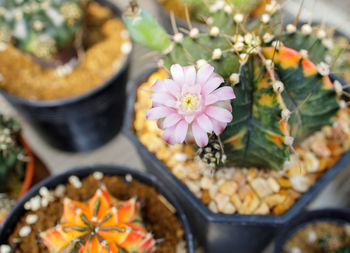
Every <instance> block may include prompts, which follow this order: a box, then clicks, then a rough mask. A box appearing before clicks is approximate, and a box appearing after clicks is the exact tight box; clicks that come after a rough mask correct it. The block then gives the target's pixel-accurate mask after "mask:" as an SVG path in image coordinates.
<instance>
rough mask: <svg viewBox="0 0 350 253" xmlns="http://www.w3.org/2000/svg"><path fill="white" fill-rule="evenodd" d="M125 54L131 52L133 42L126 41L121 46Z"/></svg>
mask: <svg viewBox="0 0 350 253" xmlns="http://www.w3.org/2000/svg"><path fill="white" fill-rule="evenodd" d="M120 50H121V51H122V53H123V54H130V52H131V50H132V43H131V42H124V43H123V44H122V46H121V48H120Z"/></svg>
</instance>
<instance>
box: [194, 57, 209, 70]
mask: <svg viewBox="0 0 350 253" xmlns="http://www.w3.org/2000/svg"><path fill="white" fill-rule="evenodd" d="M206 64H208V62H207V61H206V60H204V59H199V60H198V61H197V62H196V66H197V69H200V68H201V67H203V66H204V65H206Z"/></svg>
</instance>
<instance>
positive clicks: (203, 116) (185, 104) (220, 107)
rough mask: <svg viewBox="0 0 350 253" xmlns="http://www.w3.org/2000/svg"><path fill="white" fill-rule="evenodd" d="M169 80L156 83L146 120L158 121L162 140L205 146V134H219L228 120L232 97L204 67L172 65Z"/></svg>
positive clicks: (216, 77)
mask: <svg viewBox="0 0 350 253" xmlns="http://www.w3.org/2000/svg"><path fill="white" fill-rule="evenodd" d="M170 72H171V75H172V78H173V79H166V80H164V81H161V80H157V81H156V83H155V84H154V85H153V87H152V90H153V91H154V93H153V94H152V96H151V100H152V102H153V103H152V109H150V110H149V111H148V112H147V119H148V120H155V119H157V120H158V126H159V127H160V128H161V129H163V130H164V133H163V137H162V138H163V140H165V141H166V142H168V143H169V144H171V145H173V144H175V143H183V142H184V141H186V143H194V141H195V142H196V143H197V145H198V146H200V147H204V146H206V145H207V144H208V133H209V134H211V133H212V132H214V133H215V134H216V135H220V134H221V133H222V132H223V131H224V129H225V128H226V126H227V123H228V122H231V121H232V114H231V112H232V108H231V104H230V102H229V100H230V99H234V98H235V94H234V92H233V89H232V88H231V87H229V86H225V87H221V88H219V86H220V85H221V84H222V83H223V82H224V79H223V78H222V77H221V76H220V75H218V74H217V73H215V72H214V67H213V66H211V65H209V64H207V65H204V66H203V67H201V68H200V69H199V70H198V72H196V69H195V67H194V66H186V67H181V66H180V65H179V64H175V65H172V66H171V68H170Z"/></svg>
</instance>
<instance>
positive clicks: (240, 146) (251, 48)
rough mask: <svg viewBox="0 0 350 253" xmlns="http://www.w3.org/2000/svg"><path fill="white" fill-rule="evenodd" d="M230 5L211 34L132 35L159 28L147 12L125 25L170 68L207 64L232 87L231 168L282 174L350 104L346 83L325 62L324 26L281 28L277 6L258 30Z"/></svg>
mask: <svg viewBox="0 0 350 253" xmlns="http://www.w3.org/2000/svg"><path fill="white" fill-rule="evenodd" d="M226 6H228V7H230V5H229V4H225V5H224V6H222V7H220V8H218V9H217V10H215V11H214V12H211V13H210V18H211V19H212V22H211V23H210V25H209V32H208V33H200V32H198V30H195V28H193V29H191V30H189V31H185V33H186V34H187V35H185V36H184V35H183V34H180V33H179V32H178V29H177V27H176V26H175V25H174V33H175V34H174V35H173V36H171V35H168V38H169V39H168V40H159V41H158V40H156V39H154V38H153V39H152V41H149V40H148V39H147V38H146V37H142V36H138V37H134V36H133V34H135V33H136V34H139V35H142V34H152V30H153V29H155V30H157V31H159V30H160V25H158V26H155V25H154V21H152V22H153V23H152V26H148V25H147V23H148V22H149V21H148V20H146V19H143V16H146V14H145V13H144V12H145V10H143V9H139V10H138V11H137V12H134V14H133V15H130V13H129V15H128V16H127V17H125V18H124V21H125V23H126V25H127V27H128V29H129V30H130V32H131V35H132V36H133V38H134V39H135V40H136V41H137V42H139V43H142V44H144V45H146V46H150V47H151V48H153V49H158V50H161V51H162V52H163V54H164V61H163V62H164V67H165V68H166V69H169V68H170V67H171V66H173V65H174V64H179V65H181V66H187V65H193V66H197V68H200V67H201V66H202V65H203V64H205V63H209V64H211V65H212V66H213V67H214V68H215V72H216V73H217V74H219V75H220V76H222V77H223V78H224V80H225V82H224V83H222V86H232V87H233V89H234V92H235V94H236V96H237V98H236V99H234V100H232V101H231V105H232V116H233V117H232V118H233V120H232V121H231V122H230V123H228V125H227V128H226V130H225V131H224V132H223V133H222V134H221V135H220V140H221V142H222V144H223V147H224V151H225V155H226V157H227V164H228V165H237V166H242V167H250V166H254V167H260V168H270V169H275V170H281V169H282V168H283V165H284V163H285V162H286V161H288V160H289V158H290V155H291V153H292V152H293V150H294V149H293V144H294V143H296V142H298V141H300V140H302V139H303V138H305V137H306V136H309V135H311V134H313V133H314V132H315V131H317V130H319V129H320V128H321V127H322V126H325V125H331V124H332V123H333V122H334V120H335V116H336V114H337V112H338V110H339V108H340V107H343V106H346V104H345V102H344V101H341V99H340V98H341V95H342V88H341V85H340V86H339V83H334V84H333V83H332V81H331V79H330V77H329V72H330V70H329V66H328V65H327V64H325V63H324V61H325V57H326V55H327V53H328V52H329V49H328V48H327V43H326V38H324V36H320V34H321V32H322V28H320V29H318V30H315V29H313V28H312V27H311V26H310V25H309V24H306V25H304V26H302V28H301V31H297V29H296V27H295V25H294V24H290V25H288V26H286V29H284V28H280V27H282V26H281V25H280V24H275V23H274V19H273V16H275V15H276V13H277V11H278V10H279V9H280V6H279V4H278V2H277V1H275V0H272V1H271V2H270V3H269V4H267V5H266V8H265V13H264V14H263V15H262V16H261V17H260V19H259V20H258V21H257V22H256V23H255V24H254V26H253V28H252V27H245V26H244V21H245V19H246V18H245V17H244V15H243V14H241V13H239V12H236V11H235V10H234V9H233V11H232V12H226V11H225V9H227V7H226ZM225 7H226V8H225ZM139 23H142V24H143V26H142V27H140V26H138V25H137V24H139ZM295 23H297V21H296V22H295ZM277 28H278V29H277ZM163 37H164V36H162V38H163ZM140 38H142V39H140ZM336 87H338V88H336ZM207 116H209V117H210V115H207ZM203 130H204V129H203Z"/></svg>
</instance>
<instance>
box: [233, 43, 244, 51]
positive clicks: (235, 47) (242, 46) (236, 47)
mask: <svg viewBox="0 0 350 253" xmlns="http://www.w3.org/2000/svg"><path fill="white" fill-rule="evenodd" d="M233 48H234V49H235V50H236V51H238V52H239V51H242V50H243V48H244V44H243V42H237V43H236V44H234V45H233Z"/></svg>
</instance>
